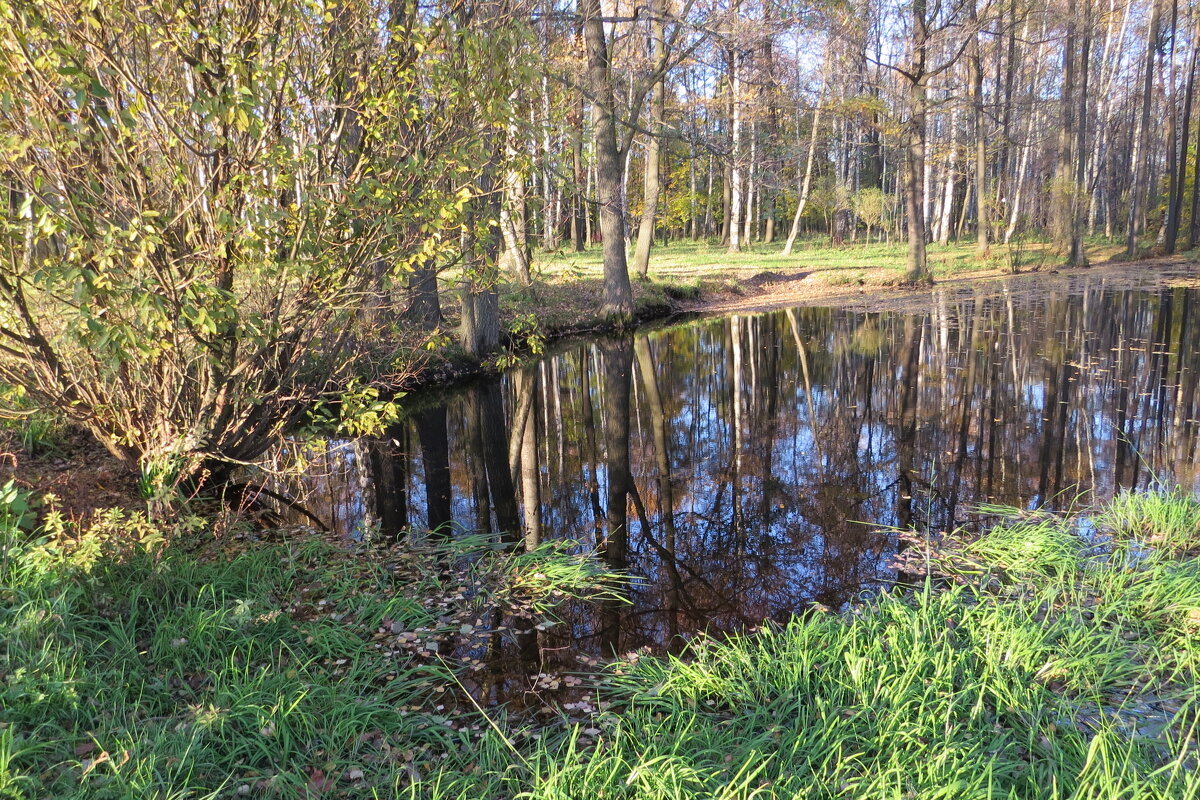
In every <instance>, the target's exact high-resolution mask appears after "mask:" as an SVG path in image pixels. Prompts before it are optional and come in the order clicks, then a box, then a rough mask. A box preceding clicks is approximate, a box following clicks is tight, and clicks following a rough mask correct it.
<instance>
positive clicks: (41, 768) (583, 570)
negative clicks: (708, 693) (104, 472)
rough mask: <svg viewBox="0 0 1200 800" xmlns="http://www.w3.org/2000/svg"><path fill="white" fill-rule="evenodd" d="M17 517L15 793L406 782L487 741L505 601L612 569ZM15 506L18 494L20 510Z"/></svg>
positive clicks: (368, 792)
mask: <svg viewBox="0 0 1200 800" xmlns="http://www.w3.org/2000/svg"><path fill="white" fill-rule="evenodd" d="M9 495H11V496H7V495H6V499H7V500H8V501H9V506H15V507H14V509H13V513H7V512H4V513H0V798H4V800H33V799H34V798H45V797H55V798H88V799H89V800H92V799H93V798H185V797H186V798H216V797H235V796H253V797H272V798H274V797H280V798H302V797H333V796H346V797H351V796H353V797H371V796H375V795H378V796H393V795H394V794H395V793H396V792H398V791H402V790H406V787H409V786H410V785H411V784H413V782H414V781H417V782H419V781H421V780H422V776H425V775H429V774H432V773H436V772H437V771H438V769H440V767H441V763H442V760H443V759H445V758H446V757H447V754H448V753H456V752H459V751H463V752H466V751H470V752H473V753H474V752H485V753H486V752H488V750H489V748H492V747H493V746H494V745H495V744H497V743H496V742H495V741H494V740H491V739H489V740H487V741H481V739H484V738H485V737H484V735H483V732H482V729H481V727H480V726H479V725H478V724H475V723H477V722H478V720H476V719H473V718H472V719H463V718H462V717H461V712H462V708H461V706H463V705H464V704H465V705H466V707H468V708H471V707H472V706H470V704H469V703H467V702H466V700H465V698H463V697H461V696H460V695H459V693H458V692H457V691H456V687H457V686H458V685H460V681H462V680H463V679H464V678H462V677H460V673H461V674H476V671H477V670H478V668H479V667H480V666H481V665H482V663H481V661H480V660H479V659H478V658H477V656H478V655H479V654H480V653H481V652H484V650H485V649H486V643H487V642H488V641H489V639H490V637H492V636H493V635H499V634H495V633H494V632H493V631H491V630H488V629H487V628H488V626H487V625H486V624H484V625H479V624H478V623H481V622H484V621H485V620H491V619H492V617H491V615H492V614H499V613H507V612H508V611H510V610H511V609H514V608H515V609H518V610H519V611H520V613H523V614H539V613H544V612H547V611H549V610H550V609H551V607H552V606H553V605H554V604H555V603H557V602H558V599H557V598H559V597H563V596H571V595H572V594H579V593H581V592H585V591H587V590H588V587H590V586H592V585H594V584H596V583H597V581H600V580H601V579H602V578H603V577H604V576H603V575H602V574H601V573H600V572H599V570H598V569H597V568H596V567H595V566H594V565H593V563H592V562H591V561H589V560H587V559H583V558H577V557H574V556H571V555H569V554H568V553H566V552H565V551H564V550H562V549H561V548H559V549H543V550H541V551H538V552H535V553H531V554H523V555H521V556H514V555H511V554H508V553H506V552H503V551H501V550H498V549H496V548H494V547H492V546H490V545H488V543H487V542H485V541H483V540H480V539H468V540H466V541H463V542H456V543H436V542H434V543H428V544H427V545H421V544H420V542H419V541H414V542H413V543H411V544H410V545H408V546H405V547H391V548H386V547H376V548H373V549H358V550H349V549H347V548H346V547H344V546H342V545H340V544H338V543H331V542H326V541H322V540H320V539H316V538H312V537H301V536H295V537H292V538H291V540H290V541H279V542H272V541H260V542H254V543H251V544H250V545H249V546H248V545H247V544H246V543H244V542H243V543H237V542H230V543H226V545H227V546H224V545H222V543H219V542H214V541H212V540H211V537H209V539H208V540H207V541H206V540H205V537H204V536H203V535H201V534H199V533H196V532H193V533H191V534H185V533H180V532H176V533H175V537H174V538H173V540H171V541H170V543H169V545H168V544H167V540H166V539H164V536H163V532H162V531H161V530H159V529H158V528H156V527H155V526H153V525H151V524H149V523H148V522H146V520H145V519H144V518H143V517H141V516H130V515H127V514H124V513H121V512H109V513H108V514H107V515H105V516H103V517H102V518H100V519H99V520H98V521H97V522H96V523H94V524H93V525H91V526H89V527H87V528H85V529H83V530H76V529H74V528H72V527H71V526H68V525H66V524H65V523H63V522H62V520H61V519H57V518H56V517H54V515H53V514H51V515H50V521H49V524H47V526H46V529H43V530H41V531H39V532H37V533H29V532H28V531H27V530H24V529H22V528H21V527H20V525H19V524H18V523H19V522H20V521H21V519H22V517H23V514H22V513H20V512H21V511H22V509H21V508H20V503H19V502H18V501H20V500H21V499H22V498H21V497H20V495H19V493H15V492H10V493H9ZM7 507H8V506H6V508H7Z"/></svg>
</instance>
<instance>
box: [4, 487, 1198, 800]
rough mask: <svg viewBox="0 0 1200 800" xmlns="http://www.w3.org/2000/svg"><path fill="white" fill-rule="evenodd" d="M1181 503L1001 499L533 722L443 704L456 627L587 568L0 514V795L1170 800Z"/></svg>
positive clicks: (587, 573)
mask: <svg viewBox="0 0 1200 800" xmlns="http://www.w3.org/2000/svg"><path fill="white" fill-rule="evenodd" d="M1137 503H1140V504H1141V505H1140V506H1139V505H1135V504H1137ZM1175 505H1177V506H1178V507H1168V506H1175ZM1139 509H1141V510H1140V511H1139ZM1194 509H1195V502H1194V501H1193V500H1191V499H1190V498H1186V497H1184V496H1182V495H1172V494H1163V495H1159V496H1157V497H1155V498H1149V497H1147V498H1142V499H1140V500H1134V499H1132V498H1125V497H1123V498H1118V499H1117V500H1116V501H1114V502H1113V503H1112V504H1111V505H1109V506H1107V507H1105V508H1102V509H1100V510H1099V511H1097V512H1095V513H1093V514H1091V515H1090V516H1089V517H1087V524H1086V525H1083V524H1080V520H1079V519H1073V518H1065V517H1055V516H1051V515H1048V514H1028V513H1020V512H1017V511H1016V510H1009V511H1008V512H1005V514H1004V516H1003V518H1002V519H1001V520H1000V521H999V522H998V523H996V524H995V525H994V526H993V527H992V529H991V530H990V531H988V532H986V533H983V534H981V535H967V534H965V533H956V534H952V535H949V536H944V537H939V538H937V539H934V538H924V537H919V536H915V535H910V536H907V537H906V538H905V541H906V543H905V546H904V548H903V550H902V551H901V553H900V555H899V556H898V562H897V566H898V569H899V570H900V571H901V575H902V576H903V577H904V578H905V581H906V584H907V588H905V587H898V588H896V589H895V590H893V591H889V592H886V593H881V594H879V595H878V596H876V597H874V598H872V599H870V600H869V601H866V602H863V603H861V604H859V605H858V606H857V607H856V608H854V609H852V610H850V611H848V612H846V613H842V614H833V613H828V612H823V611H813V612H812V613H808V614H805V615H800V616H797V617H796V618H794V619H793V620H791V621H790V622H788V623H787V624H782V625H768V626H766V627H764V628H763V629H761V630H757V631H753V632H746V633H744V634H741V635H736V636H731V637H728V638H725V639H720V640H718V639H715V638H707V637H701V638H697V639H694V640H693V641H691V642H690V643H689V644H688V646H687V648H686V651H685V652H684V653H683V654H682V655H680V656H678V657H656V656H651V655H647V654H644V653H641V654H630V655H627V656H624V657H622V658H619V659H615V660H614V661H612V662H611V663H609V664H608V665H606V666H604V667H603V668H601V669H600V670H599V671H598V672H595V673H592V674H589V675H582V676H579V678H578V680H582V681H583V682H584V684H585V685H586V686H588V687H589V689H588V690H587V694H586V698H585V699H586V701H587V702H575V703H571V704H565V705H562V706H560V707H558V709H557V711H555V710H553V709H547V708H543V709H541V710H540V714H539V715H524V716H521V715H511V716H510V715H506V713H505V712H504V710H503V709H489V708H485V707H484V705H483V704H482V703H480V704H476V703H475V702H474V701H471V700H468V699H467V698H466V695H465V694H464V693H463V690H464V689H465V687H466V686H467V685H468V683H469V682H470V681H469V679H468V678H467V677H466V676H465V674H464V673H459V674H455V672H454V669H455V665H456V664H460V665H461V664H464V663H468V662H469V661H470V658H467V659H465V660H463V659H461V658H460V660H459V661H457V662H456V661H454V657H455V656H456V655H458V656H461V653H462V652H464V647H465V648H466V650H465V652H474V651H471V650H470V648H471V646H472V645H471V643H470V641H469V640H468V641H464V640H459V639H455V638H454V637H455V636H459V635H464V634H463V632H464V631H466V630H467V629H470V628H472V626H473V625H474V624H475V621H477V616H476V615H477V614H478V613H479V611H478V610H479V608H480V605H479V604H480V603H483V604H485V605H487V604H490V605H497V604H499V603H500V600H501V595H503V594H504V593H505V592H508V593H510V594H511V595H513V596H515V597H518V598H521V599H518V600H517V601H516V605H517V606H519V607H520V608H522V609H523V611H522V613H526V614H532V613H538V612H537V609H542V610H545V609H547V608H548V607H549V605H550V604H551V603H552V602H553V597H554V593H555V591H556V589H555V588H554V587H555V586H556V585H560V584H563V585H573V586H574V587H575V588H576V589H578V590H579V591H582V590H583V588H582V587H584V586H585V585H587V584H588V583H589V582H594V581H595V580H596V579H597V576H598V573H596V572H595V571H594V568H591V567H585V566H581V564H582V563H583V562H579V561H571V560H570V559H565V560H564V557H563V556H562V554H561V553H559V554H557V555H554V554H548V553H536V554H532V555H530V556H527V557H523V558H526V559H528V560H518V561H514V560H513V559H512V558H511V557H508V556H504V557H503V558H498V557H493V556H487V555H484V556H472V557H471V558H467V559H461V558H459V559H457V560H454V559H451V560H450V561H447V557H446V555H445V554H444V553H443V554H442V555H439V556H438V559H439V560H437V561H434V562H422V565H421V566H420V567H415V566H414V565H413V564H412V563H411V561H409V562H404V561H398V560H397V559H398V556H397V555H396V554H394V553H393V554H392V555H390V556H380V557H379V558H377V559H376V560H374V561H364V560H363V554H358V553H348V552H346V551H344V550H339V549H338V548H336V547H333V546H332V545H330V544H327V543H324V542H320V541H314V540H305V541H303V542H294V543H291V544H263V545H260V546H257V547H255V548H253V549H251V550H249V551H246V550H244V549H242V550H239V551H237V553H236V554H225V553H222V552H220V551H217V552H214V551H213V550H212V549H211V548H209V549H206V550H204V551H196V552H188V551H187V550H186V549H185V548H179V547H175V546H172V547H170V548H166V549H163V548H162V547H161V546H160V545H159V544H157V543H156V542H155V541H154V540H153V538H152V537H149V536H146V537H142V542H141V543H139V544H136V545H129V546H125V547H124V548H116V547H115V546H114V545H102V546H99V547H92V548H91V549H90V550H85V549H84V548H81V547H80V546H79V545H71V546H65V545H55V544H53V543H51V542H49V541H46V540H45V539H44V538H43V539H38V538H31V537H30V536H29V535H28V534H21V533H19V532H18V531H16V530H15V529H14V527H13V526H9V528H8V529H7V530H6V533H5V538H4V546H3V548H0V554H2V555H0V585H2V586H3V589H2V590H0V591H2V592H3V594H0V624H2V627H0V631H2V633H0V636H3V649H2V650H0V657H2V658H3V660H2V661H0V676H2V678H0V708H2V709H3V711H0V793H6V794H0V796H7V797H20V798H24V797H29V798H33V797H43V796H55V797H79V798H82V797H89V798H90V797H135V796H136V797H235V796H242V795H250V796H254V797H272V798H274V797H284V798H314V797H367V798H374V797H411V798H417V797H422V798H425V797H428V798H464V799H465V798H505V799H507V798H522V800H565V799H566V798H587V799H588V800H592V798H630V800H632V799H633V798H637V800H643V799H644V798H648V799H650V800H654V799H656V798H663V799H664V800H665V799H666V798H725V799H726V800H735V799H738V800H741V799H742V798H746V799H749V798H798V797H804V798H896V800H909V799H910V798H919V799H922V800H923V799H924V798H955V799H957V798H981V799H982V798H1030V799H1033V798H1037V799H1038V800H1042V799H1043V798H1044V799H1045V800H1066V799H1067V798H1089V799H1090V798H1099V799H1101V800H1105V799H1111V800H1117V798H1121V800H1131V799H1135V800H1152V799H1153V800H1157V799H1158V798H1180V800H1188V799H1190V798H1194V797H1197V796H1200V777H1198V774H1197V770H1196V767H1197V756H1198V751H1197V747H1198V739H1197V732H1198V730H1200V728H1198V726H1200V696H1198V693H1200V689H1198V688H1197V687H1198V685H1200V682H1198V680H1197V673H1196V667H1197V664H1198V663H1200V661H1198V660H1197V652H1198V648H1197V646H1196V645H1195V644H1194V643H1193V642H1194V640H1195V639H1196V638H1197V634H1200V568H1198V567H1197V565H1196V563H1195V562H1194V561H1193V560H1191V559H1190V557H1189V556H1188V555H1187V554H1188V553H1190V552H1192V550H1193V549H1194V548H1193V544H1192V539H1193V538H1195V537H1194V528H1189V527H1187V525H1185V524H1183V523H1181V522H1180V521H1181V520H1182V521H1183V522H1187V520H1188V519H1190V517H1189V516H1188V515H1189V514H1191V513H1193V512H1194ZM996 512H997V510H996V509H991V510H989V513H996ZM1139 514H1144V516H1139ZM129 522H130V521H129V520H126V524H128V523H129ZM109 527H110V528H111V527H113V525H110V526H109ZM1189 537H1191V538H1189ZM85 552H86V553H88V555H87V556H86V557H84V556H83V555H80V554H82V553H85ZM201 552H203V553H205V554H204V555H201ZM407 558H408V559H412V558H415V556H412V555H409V556H407ZM548 559H549V560H548ZM448 563H468V564H471V565H473V566H472V567H471V569H472V570H473V571H474V572H476V573H479V572H480V571H482V572H483V573H486V574H487V575H488V576H489V578H488V580H487V581H474V582H472V581H464V579H463V578H462V577H461V576H460V573H457V572H455V571H454V570H453V569H450V570H448V569H447V568H446V567H445V566H444V565H446V564H448ZM538 564H556V565H557V566H552V567H548V568H546V569H541V568H539V567H538V566H537V565H538ZM571 564H574V565H575V566H571ZM455 569H457V568H455ZM505 576H507V577H505ZM447 582H448V584H447ZM464 583H470V584H471V585H472V586H473V587H475V588H468V589H467V590H465V591H464V590H463V588H462V586H463V584H464ZM442 584H447V585H442ZM492 584H494V585H503V586H507V587H508V588H507V589H503V590H496V591H494V592H492V591H490V590H486V589H484V588H483V587H484V586H485V585H492ZM439 586H440V588H439ZM570 591H575V590H574V589H570V590H568V593H569V592H570ZM421 598H424V599H421ZM431 598H441V599H431ZM463 609H465V610H463ZM484 628H487V626H486V625H485V626H484ZM396 631H399V633H396ZM466 635H467V636H468V639H469V636H470V634H469V633H468V634H466ZM488 635H491V634H488ZM438 637H441V638H442V639H443V641H445V642H447V643H448V645H447V646H442V645H439V644H438V643H437V642H435V641H429V640H432V639H435V638H438ZM412 639H415V640H416V644H411V645H398V644H397V642H401V641H403V642H409V641H411V640H412ZM455 648H457V649H455ZM581 709H585V710H581Z"/></svg>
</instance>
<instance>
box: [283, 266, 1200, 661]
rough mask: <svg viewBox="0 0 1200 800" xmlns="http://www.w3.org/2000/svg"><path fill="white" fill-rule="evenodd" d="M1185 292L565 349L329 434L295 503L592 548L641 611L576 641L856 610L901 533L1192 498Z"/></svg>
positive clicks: (1198, 344)
mask: <svg viewBox="0 0 1200 800" xmlns="http://www.w3.org/2000/svg"><path fill="white" fill-rule="evenodd" d="M1196 292H1197V290H1196V289H1193V288H1185V287H1175V288H1159V289H1153V290H1129V289H1125V288H1113V287H1112V286H1110V285H1107V284H1106V282H1105V281H1104V280H1103V279H1091V278H1087V277H1085V278H1081V279H1078V280H1074V281H1073V282H1072V285H1070V286H1068V287H1065V288H1063V289H1061V290H1054V291H1048V292H1047V291H1041V292H1036V293H1030V292H1019V291H1015V290H1013V289H1010V288H1009V287H1007V286H1004V285H1000V286H997V287H994V288H992V289H991V290H988V291H986V292H984V293H982V294H976V293H971V292H968V293H957V294H955V293H943V294H939V295H936V296H935V297H934V299H933V300H932V301H930V303H929V307H928V308H927V309H925V310H923V311H921V312H920V313H902V312H864V311H854V310H846V309H836V308H815V307H802V308H794V309H787V310H782V311H776V312H770V313H760V314H750V315H731V316H726V317H722V318H708V319H699V320H694V321H689V322H685V323H681V324H675V325H671V326H669V327H662V328H659V329H656V330H647V331H642V332H639V333H637V334H636V335H633V336H626V337H624V338H602V339H598V340H594V341H586V342H574V343H569V344H566V345H565V346H562V347H561V348H558V349H556V350H555V351H554V352H552V353H550V354H548V355H547V356H546V357H545V358H543V359H542V360H540V361H539V362H537V363H536V364H533V365H532V366H530V367H528V368H525V369H517V370H513V371H511V372H509V373H507V374H505V375H503V376H502V377H500V378H499V379H497V380H493V381H486V382H478V383H473V384H470V385H468V386H465V387H459V388H457V389H455V390H452V391H445V392H435V393H427V394H424V395H419V396H412V397H410V398H407V401H406V403H407V404H406V412H405V420H404V421H403V423H402V424H399V425H397V426H396V427H395V429H394V430H392V431H390V432H389V435H388V436H386V437H384V438H382V439H370V440H357V441H341V442H338V441H334V442H329V443H327V444H326V446H325V449H323V450H322V451H321V452H320V454H319V457H318V458H316V459H315V461H314V462H313V469H312V471H311V473H310V474H309V475H308V476H307V477H306V479H305V481H304V489H305V491H304V493H303V501H304V503H305V504H306V506H307V508H309V510H311V511H312V512H313V513H314V514H315V515H316V516H318V517H320V518H321V519H322V520H323V521H324V522H325V524H327V525H328V526H329V527H330V528H331V529H333V530H337V531H341V532H343V533H345V534H347V535H358V534H361V532H362V531H364V530H372V531H378V532H381V533H383V534H385V535H394V534H396V533H398V532H400V531H402V530H404V529H407V528H410V527H412V528H422V529H424V528H428V527H438V526H448V527H449V529H451V530H453V531H511V532H514V534H515V536H516V537H524V538H525V539H526V540H527V541H534V540H537V539H540V538H569V539H573V540H578V541H579V542H580V543H581V545H580V546H581V547H582V548H588V549H595V550H597V551H598V552H599V553H601V555H602V556H603V557H604V558H605V559H606V560H608V562H609V563H610V564H612V565H614V566H616V567H621V568H627V569H628V570H629V571H630V572H631V573H632V574H633V575H635V576H639V577H640V578H641V581H640V582H639V583H638V584H637V586H636V587H635V589H634V591H633V603H632V605H630V606H626V607H621V608H615V607H611V606H610V607H593V608H588V607H584V606H580V607H578V608H574V609H572V610H571V613H570V614H569V616H570V626H569V627H570V628H571V630H570V631H568V636H567V638H568V639H570V640H571V641H570V646H571V647H576V648H582V649H583V650H584V651H587V652H593V653H606V652H613V651H616V652H627V651H629V650H633V649H635V648H639V647H643V646H651V647H656V648H661V647H663V646H671V645H672V644H675V645H677V644H678V643H679V642H681V641H683V640H684V639H686V637H687V636H688V635H689V634H692V633H694V632H697V631H701V630H709V631H729V630H739V629H744V628H747V627H752V626H755V625H758V624H761V623H762V622H763V621H764V620H769V619H775V620H780V619H786V618H787V617H789V616H790V615H792V614H795V613H798V612H802V611H803V610H804V609H806V608H809V607H811V606H813V605H814V604H821V605H822V606H825V607H829V608H834V609H837V608H843V607H845V606H846V605H847V603H848V602H850V601H851V600H852V599H853V598H855V597H856V596H857V595H858V594H859V593H861V592H864V591H870V590H872V589H874V588H877V587H879V586H881V585H885V584H887V583H889V582H890V581H892V580H894V578H895V573H894V571H893V570H892V568H891V567H890V566H889V563H890V561H891V559H892V556H893V555H894V554H895V552H896V548H897V547H898V543H897V538H896V537H895V536H894V535H893V533H891V532H890V531H889V530H888V529H889V528H896V527H898V528H910V527H915V528H918V529H933V530H947V529H951V528H954V527H955V526H959V525H965V524H971V523H972V522H973V521H975V520H977V519H978V516H979V514H978V511H977V507H978V504H981V503H994V504H1005V505H1014V506H1019V507H1022V508H1033V507H1045V508H1049V509H1056V510H1062V509H1068V508H1071V507H1078V506H1080V505H1083V504H1087V503H1090V502H1092V501H1094V500H1100V499H1103V498H1105V497H1108V496H1110V495H1112V494H1113V493H1114V492H1116V491H1119V490H1120V489H1122V488H1146V487H1148V486H1151V485H1152V484H1154V483H1155V482H1156V481H1161V482H1162V483H1164V484H1180V485H1182V486H1183V487H1185V488H1186V489H1188V490H1193V491H1194V490H1195V489H1196V488H1197V471H1196V445H1197V433H1198V430H1200V422H1198V419H1200V409H1198V408H1197V406H1198V404H1200V397H1198V396H1197V366H1198V364H1197V360H1198V359H1200V320H1197V319H1196V315H1197V309H1196V306H1195V303H1196V300H1197V294H1196ZM564 646H567V645H564Z"/></svg>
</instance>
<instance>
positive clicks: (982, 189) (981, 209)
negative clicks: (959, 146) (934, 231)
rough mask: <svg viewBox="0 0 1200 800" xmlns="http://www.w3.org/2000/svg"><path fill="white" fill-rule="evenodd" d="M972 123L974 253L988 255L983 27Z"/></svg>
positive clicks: (974, 69)
mask: <svg viewBox="0 0 1200 800" xmlns="http://www.w3.org/2000/svg"><path fill="white" fill-rule="evenodd" d="M977 5H978V3H977V2H973V3H972V6H971V17H972V21H973V22H974V23H975V25H976V26H977V27H978V25H979V20H978V11H977ZM969 65H970V72H971V76H970V77H971V117H972V119H971V127H972V129H973V132H974V134H975V254H976V256H978V257H979V258H987V256H988V253H989V252H990V249H991V233H992V232H991V217H990V214H989V211H988V202H989V200H990V198H991V192H989V191H987V184H988V181H987V129H986V127H985V124H984V120H985V117H984V113H983V31H982V29H977V30H976V31H975V32H974V33H973V34H972V42H971V57H970V59H969Z"/></svg>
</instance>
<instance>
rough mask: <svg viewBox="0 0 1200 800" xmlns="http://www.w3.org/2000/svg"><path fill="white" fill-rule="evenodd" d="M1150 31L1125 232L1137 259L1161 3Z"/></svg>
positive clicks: (1129, 252) (1127, 248)
mask: <svg viewBox="0 0 1200 800" xmlns="http://www.w3.org/2000/svg"><path fill="white" fill-rule="evenodd" d="M1150 5H1151V10H1150V30H1149V35H1148V36H1147V38H1146V61H1145V77H1144V79H1143V82H1142V111H1141V118H1140V120H1139V123H1138V125H1139V131H1138V136H1137V148H1138V153H1139V154H1138V158H1137V159H1136V160H1135V162H1134V165H1133V184H1132V186H1131V187H1130V190H1129V227H1128V229H1127V230H1126V231H1125V255H1126V256H1127V257H1129V258H1133V257H1134V256H1136V255H1137V251H1138V247H1137V235H1138V223H1139V221H1140V219H1141V216H1142V214H1143V213H1144V208H1145V204H1146V202H1147V201H1148V198H1147V197H1146V195H1147V192H1148V189H1149V185H1148V183H1147V180H1146V173H1147V172H1148V171H1149V161H1150V156H1149V150H1150V145H1149V137H1150V105H1151V101H1152V100H1153V94H1154V60H1155V55H1156V50H1157V43H1158V25H1159V8H1158V6H1159V0H1151V4H1150Z"/></svg>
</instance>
